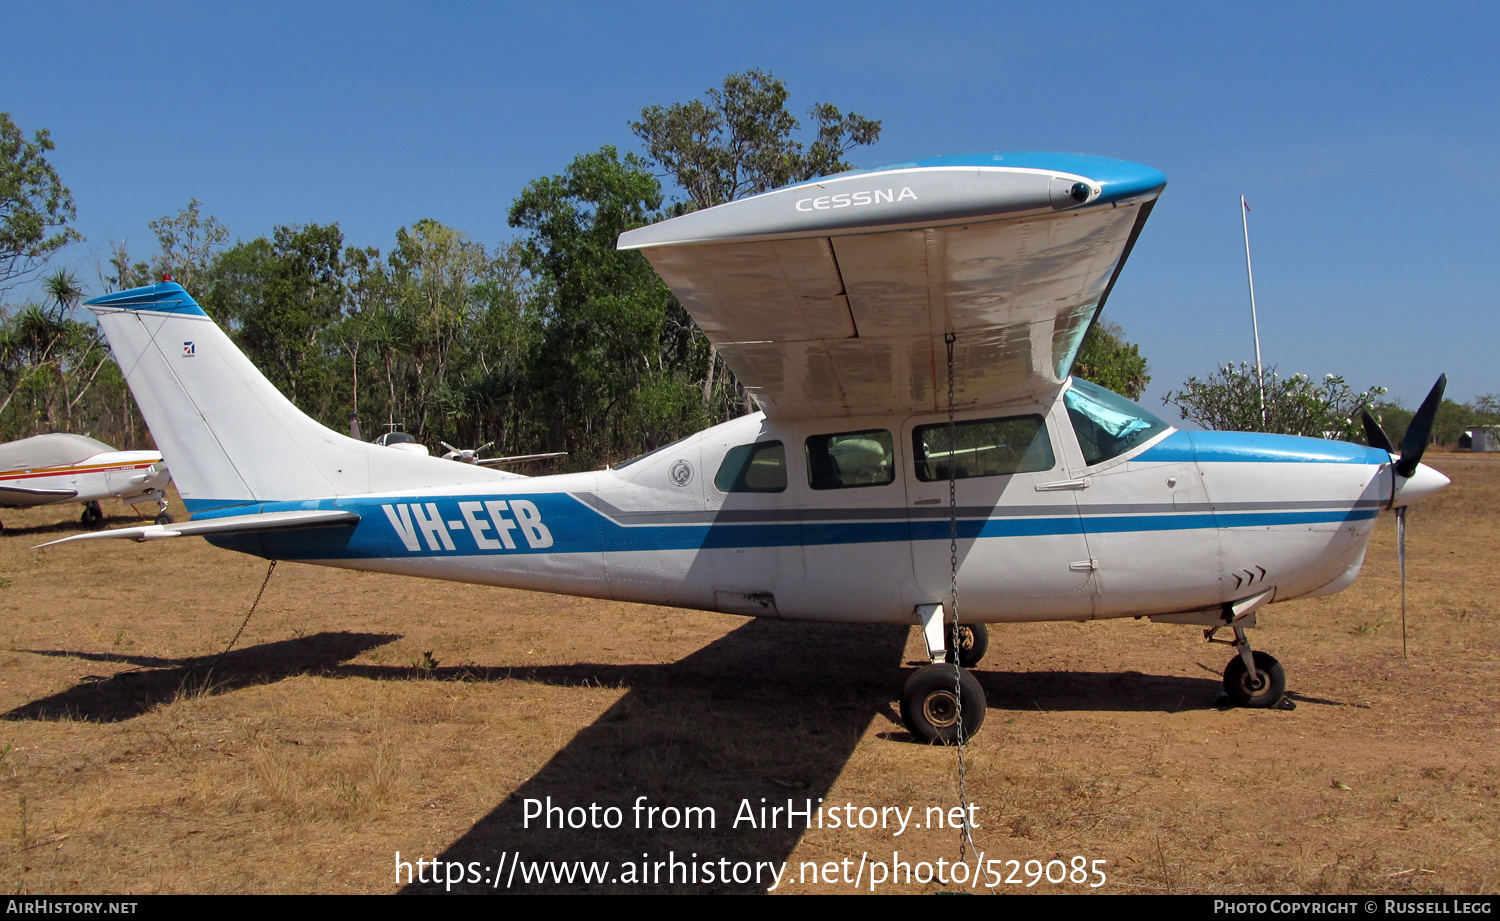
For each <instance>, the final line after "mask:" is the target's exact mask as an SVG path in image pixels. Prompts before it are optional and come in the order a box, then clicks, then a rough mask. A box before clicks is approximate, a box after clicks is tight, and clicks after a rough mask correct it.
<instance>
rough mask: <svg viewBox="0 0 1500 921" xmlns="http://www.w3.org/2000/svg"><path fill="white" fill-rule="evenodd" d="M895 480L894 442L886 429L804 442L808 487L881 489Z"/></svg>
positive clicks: (820, 436)
mask: <svg viewBox="0 0 1500 921" xmlns="http://www.w3.org/2000/svg"><path fill="white" fill-rule="evenodd" d="M895 478H896V449H895V442H894V441H892V439H891V433H890V432H888V431H886V430H885V429H871V430H868V431H864V432H842V433H839V434H836V435H814V436H812V437H811V438H809V439H807V485H809V486H811V487H812V488H813V489H846V488H848V487H851V486H884V485H886V484H887V483H890V482H892V481H893V480H895Z"/></svg>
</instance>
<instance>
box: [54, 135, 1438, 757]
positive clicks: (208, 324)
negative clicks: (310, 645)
mask: <svg viewBox="0 0 1500 921" xmlns="http://www.w3.org/2000/svg"><path fill="white" fill-rule="evenodd" d="M1165 183H1166V179H1165V177H1164V176H1163V175H1162V174H1161V173H1159V172H1157V171H1156V170H1153V169H1149V168H1146V167H1143V166H1138V165H1135V164H1131V163H1124V162H1120V161H1117V160H1108V159H1102V158H1097V157H1087V156H1078V155H1069V154H996V155H986V156H979V157H943V158H937V159H932V160H924V161H918V162H914V163H906V164H900V165H896V166H891V167H885V168H882V169H877V170H871V171H866V172H852V173H842V174H839V175H835V176H830V177H826V178H822V179H816V180H813V181H811V182H805V183H800V184H797V185H793V186H790V187H787V188H782V189H778V190H775V191H772V192H767V193H765V194H762V195H758V196H755V197H753V198H747V199H742V200H740V201H735V202H732V203H729V204H725V205H721V206H719V207H716V208H710V209H706V210H703V211H698V212H695V213H692V214H688V215H684V216H681V217H678V218H675V219H673V220H668V221H663V222H661V223H658V224H654V225H650V226H647V227H642V228H639V229H636V230H631V231H629V232H627V233H624V234H623V235H621V237H620V240H619V246H620V248H621V249H628V250H638V251H640V252H641V253H643V254H644V255H645V257H646V258H647V259H648V260H650V262H651V264H652V265H653V266H655V268H656V269H657V271H658V272H659V273H660V274H661V276H662V277H663V278H664V279H665V280H666V282H667V283H668V284H669V285H670V286H671V288H672V290H673V291H674V292H675V294H676V295H677V297H678V298H679V299H680V300H681V302H682V303H683V305H684V306H685V307H686V308H687V310H688V311H689V312H690V313H691V314H692V316H693V317H694V319H695V320H696V321H697V322H698V325H699V326H700V327H701V328H702V330H703V331H704V333H705V334H707V335H708V337H709V338H710V339H711V340H712V342H713V343H714V345H715V347H716V348H717V349H718V351H719V354H721V355H723V356H724V360H725V361H726V362H728V364H729V365H730V367H731V368H733V369H734V371H735V373H736V375H738V377H739V380H740V381H741V382H743V383H744V384H745V386H746V387H747V388H748V389H749V390H750V391H751V392H752V393H753V394H754V396H755V399H756V401H757V402H758V403H759V405H760V408H761V410H762V411H761V412H756V413H754V414H751V415H747V416H744V417H742V418H739V419H735V420H733V421H730V422H726V423H724V424H722V425H718V426H715V427H714V428H711V429H708V430H706V431H703V432H700V433H698V434H696V435H693V436H691V437H689V438H685V439H683V440H681V441H679V442H676V443H674V444H670V445H667V446H665V447H662V448H659V449H657V450H656V451H653V452H651V453H649V454H646V455H643V456H641V457H638V458H635V459H633V460H630V461H627V462H625V463H622V464H619V465H618V466H615V467H612V468H608V469H604V470H598V471H593V472H586V473H568V474H559V475H555V476H545V477H534V478H527V477H522V476H518V475H516V474H512V473H507V472H503V471H498V470H490V469H485V468H483V467H479V466H475V465H470V464H456V463H453V462H452V461H444V460H440V459H438V458H432V457H423V456H417V455H415V454H411V453H406V452H401V451H392V450H390V449H388V448H382V447H378V446H374V445H369V444H365V443H363V442H359V441H356V440H354V439H351V438H347V437H345V436H343V435H341V434H339V433H336V432H333V431H331V430H329V429H327V428H324V427H323V426H321V425H319V424H318V423H316V422H314V421H313V420H312V419H310V418H309V417H307V416H306V415H304V414H303V413H302V412H301V411H299V410H298V409H297V408H296V407H295V406H293V405H292V404H291V403H290V402H289V401H288V400H287V399H286V398H284V397H283V396H282V395H281V394H280V393H279V392H277V391H276V389H275V388H274V387H273V386H272V385H271V384H270V383H269V382H268V381H267V380H266V378H265V377H263V376H262V375H261V374H260V372H259V371H257V370H256V369H255V367H254V366H253V365H252V364H251V363H250V362H249V361H248V360H247V359H246V358H245V356H244V355H243V354H241V353H240V352H239V350H238V349H236V348H235V347H234V345H233V344H232V343H231V342H230V340H229V338H228V337H227V336H226V335H225V334H224V333H223V331H222V330H220V328H219V327H218V326H216V325H215V324H214V323H213V321H212V320H210V319H209V318H208V317H207V316H206V315H205V314H204V312H203V310H202V309H201V308H200V307H199V306H198V304H197V303H195V302H194V300H193V299H192V297H191V296H189V295H188V293H187V292H185V291H184V290H183V289H182V288H181V287H179V286H178V285H175V284H169V283H168V284H159V285H154V286H151V287H145V288H137V289H134V290H130V291H124V292H119V293H116V294H110V295H106V296H104V297H99V298H95V299H94V300H92V301H89V302H88V306H90V307H91V308H92V309H93V310H94V312H95V313H96V314H97V315H98V317H99V322H100V324H101V325H102V326H103V328H104V331H105V333H106V334H107V335H108V337H109V341H110V344H111V346H112V347H113V348H114V351H115V354H116V356H117V357H118V358H119V361H120V366H121V367H122V368H124V369H125V373H126V377H127V380H128V382H129V384H130V387H131V389H132V390H133V392H134V393H135V396H136V399H137V401H138V402H139V403H140V406H141V410H142V412H143V413H144V414H145V418H146V420H147V422H148V423H149V424H150V426H151V430H152V432H153V433H154V434H155V435H156V438H157V441H158V443H159V444H160V445H161V447H162V450H163V453H164V454H165V455H166V457H167V459H168V461H169V462H170V463H171V465H172V470H173V473H174V474H175V476H176V479H177V485H178V488H179V489H180V490H181V493H182V497H183V499H184V501H185V502H186V503H187V506H188V509H189V510H190V511H191V512H192V513H193V520H192V521H190V522H186V523H182V524H175V525H168V526H147V527H137V528H125V529H121V530H116V531H109V532H102V533H98V534H92V535H81V536H79V537H74V538H69V539H70V540H78V539H82V538H97V537H123V538H132V539H136V540H153V539H158V538H170V537H178V536H182V535H201V536H203V537H206V538H207V539H208V540H209V541H210V542H212V543H214V544H215V545H217V546H220V547H225V548H229V549H234V550H239V551H242V552H245V553H251V554H255V555H258V556H261V557H265V558H269V559H273V560H298V561H302V562H307V563H316V564H321V565H328V566H342V567H348V568H353V569H364V570H374V571H380V572H394V573H403V574H408V575H414V576H426V577H430V578H440V579H452V580H459V581H466V582H475V583H482V584H488V585H501V586H512V587H517V588H523V589H532V590H539V591H549V592H560V593H567V594H575V595H585V596H592V597H598V598H612V599H619V600H623V601H633V602H646V603H652V604H661V605H672V606H676V607H685V608H699V609H704V610H713V611H724V612H729V613H734V614H743V615H751V616H760V617H779V618H788V619H803V620H822V621H843V622H857V623H916V624H919V625H920V626H921V628H922V635H923V638H924V640H925V642H926V646H927V652H928V655H929V657H930V659H931V663H932V664H930V665H927V666H924V667H922V668H920V669H918V670H916V671H915V672H914V673H913V674H912V675H911V676H910V679H909V680H908V681H907V683H906V686H905V689H904V690H903V692H902V701H901V713H902V717H903V719H904V720H905V722H906V725H907V726H908V728H910V729H911V731H912V732H913V733H915V734H916V735H918V736H920V737H923V738H926V739H929V740H932V739H937V740H945V741H948V740H953V739H955V738H961V737H963V736H967V735H969V734H972V733H973V732H974V731H976V730H978V728H979V726H980V724H981V722H982V721H983V718H984V707H985V700H984V692H983V690H982V688H981V687H980V685H979V683H978V682H977V681H976V680H975V679H974V677H973V676H972V675H971V674H970V673H969V671H968V670H967V669H968V668H971V667H972V666H973V665H974V664H975V663H976V662H977V660H978V657H979V656H980V655H982V653H983V650H984V646H985V643H986V639H985V637H986V630H985V624H988V623H1008V622H1017V621H1045V620H1089V619H1093V618H1106V617H1133V616H1150V617H1152V618H1154V619H1157V620H1163V621H1169V622H1175V623H1186V624H1198V625H1202V626H1206V627H1209V628H1211V629H1210V632H1209V638H1210V639H1213V632H1214V631H1217V630H1219V629H1226V628H1227V629H1228V630H1229V631H1230V632H1231V633H1232V635H1233V637H1234V639H1233V641H1227V640H1219V642H1226V643H1232V645H1234V646H1235V647H1236V650H1237V653H1238V654H1237V655H1235V656H1234V657H1233V658H1232V659H1231V660H1230V662H1229V665H1228V667H1227V668H1226V669H1225V675H1224V683H1225V687H1226V690H1227V691H1228V693H1229V694H1230V695H1231V696H1232V697H1233V698H1234V699H1235V700H1236V701H1238V702H1239V703H1241V704H1245V705H1250V706H1271V705H1273V704H1275V703H1276V702H1277V701H1278V699H1279V698H1280V697H1281V696H1282V694H1283V691H1284V687H1285V676H1284V673H1283V670H1282V668H1281V666H1280V665H1279V664H1278V663H1277V662H1276V660H1275V659H1273V658H1271V657H1270V656H1268V655H1266V654H1265V653H1263V652H1253V653H1252V651H1251V649H1250V645H1249V643H1248V642H1247V640H1246V636H1245V628H1246V627H1249V626H1253V625H1254V623H1255V616H1256V614H1257V612H1258V611H1259V609H1260V608H1261V607H1263V606H1264V605H1265V604H1267V603H1271V602H1278V601H1286V600H1289V599H1292V598H1305V597H1309V596H1314V595H1320V594H1329V593H1332V592H1337V591H1339V590H1340V589H1342V588H1344V587H1346V586H1347V585H1349V584H1350V583H1351V582H1352V581H1353V580H1354V578H1355V576H1356V574H1357V573H1358V572H1359V568H1360V564H1361V563H1362V561H1363V559H1364V554H1365V547H1366V544H1367V543H1368V541H1369V538H1370V534H1371V531H1372V529H1373V528H1374V524H1375V517H1376V515H1377V513H1378V512H1379V510H1380V509H1381V508H1386V507H1399V506H1404V505H1405V504H1407V503H1409V502H1411V501H1414V500H1415V499H1418V498H1420V497H1422V496H1424V495H1426V494H1428V493H1431V492H1433V491H1434V490H1436V489H1439V488H1441V487H1442V486H1444V485H1446V483H1447V480H1446V479H1445V478H1444V477H1443V476H1442V475H1441V474H1438V473H1436V472H1434V471H1432V470H1431V469H1430V468H1427V467H1424V466H1421V465H1419V464H1418V463H1417V461H1418V460H1419V458H1420V453H1421V444H1422V442H1424V441H1425V438H1426V436H1425V433H1424V432H1420V431H1419V430H1421V429H1422V426H1423V424H1424V423H1423V422H1422V421H1421V415H1422V413H1419V414H1418V417H1419V418H1418V420H1417V421H1416V422H1414V423H1413V426H1412V430H1413V432H1412V433H1411V434H1409V435H1408V441H1407V444H1406V446H1405V448H1406V450H1404V451H1403V452H1402V455H1403V456H1402V457H1401V459H1400V460H1399V461H1394V460H1393V453H1394V452H1393V449H1392V447H1391V445H1390V444H1389V443H1388V442H1384V436H1383V435H1380V436H1379V438H1378V439H1376V440H1377V441H1380V442H1384V443H1383V446H1382V447H1366V446H1364V445H1357V444H1348V443H1343V442H1335V441H1321V440H1316V439H1308V438H1293V437H1285V436H1275V435H1256V434H1245V433H1233V432H1187V431H1178V430H1176V429H1174V428H1173V427H1172V426H1170V425H1168V424H1166V423H1165V422H1163V421H1161V420H1160V419H1157V418H1156V417H1154V416H1153V415H1151V414H1150V413H1149V412H1147V411H1145V410H1144V409H1142V408H1141V407H1139V406H1136V405H1135V404H1133V403H1131V402H1129V401H1127V400H1126V399H1124V398H1123V397H1120V396H1117V395H1115V394H1113V393H1110V392H1108V391H1106V390H1104V389H1102V388H1100V387H1097V386H1094V385H1092V384H1089V383H1085V382H1083V381H1081V380H1078V379H1076V378H1072V377H1070V376H1069V371H1070V369H1071V367H1072V365H1073V360H1074V357H1075V356H1076V354H1077V351H1078V347H1079V344H1080V342H1081V341H1082V339H1083V336H1084V333H1085V332H1086V331H1087V329H1088V328H1089V325H1090V324H1091V323H1093V322H1094V320H1095V318H1096V317H1097V316H1098V314H1099V311H1100V308H1101V307H1102V306H1103V305H1104V302H1105V300H1106V299H1107V298H1108V296H1109V293H1110V291H1111V289H1112V288H1113V287H1114V285H1115V282H1116V280H1117V279H1118V278H1119V275H1120V270H1121V268H1122V267H1123V266H1124V264H1125V261H1126V258H1127V257H1128V256H1129V254H1130V251H1131V248H1132V247H1133V246H1134V245H1135V242H1136V239H1137V237H1138V235H1139V234H1140V231H1141V228H1142V226H1143V225H1144V223H1145V221H1146V218H1147V217H1148V216H1149V214H1150V213H1151V209H1152V207H1153V205H1154V204H1155V202H1156V200H1157V197H1158V196H1159V195H1160V194H1161V191H1162V189H1163V187H1164V186H1165ZM1434 411H1435V404H1434V406H1433V409H1432V411H1429V410H1428V409H1427V408H1426V407H1424V409H1423V411H1422V412H1425V413H1427V417H1428V418H1427V420H1426V423H1425V424H1426V425H1427V427H1428V428H1430V423H1431V418H1430V417H1431V415H1432V412H1434ZM1375 430H1376V431H1378V427H1376V429H1375ZM1412 439H1416V441H1415V443H1413V440H1412ZM956 599H961V601H962V605H961V607H960V608H959V609H958V611H957V618H956V619H957V621H959V622H960V623H961V624H962V629H960V628H959V627H958V626H957V625H956V624H953V623H952V622H953V621H954V620H955V616H954V613H953V612H954V602H955V600H956ZM945 624H947V625H949V626H947V627H945Z"/></svg>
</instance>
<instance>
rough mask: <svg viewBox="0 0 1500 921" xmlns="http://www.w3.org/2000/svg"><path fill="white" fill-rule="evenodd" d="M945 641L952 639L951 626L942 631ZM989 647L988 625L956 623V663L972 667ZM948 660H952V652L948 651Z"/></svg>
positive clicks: (950, 661)
mask: <svg viewBox="0 0 1500 921" xmlns="http://www.w3.org/2000/svg"><path fill="white" fill-rule="evenodd" d="M943 636H944V638H945V640H946V641H948V642H952V641H953V628H952V627H949V628H947V629H946V630H945V631H944V632H943ZM989 648H990V631H989V627H987V626H986V625H984V624H959V625H958V664H959V665H961V666H963V667H964V668H973V667H974V666H976V665H978V664H979V660H980V659H983V658H984V654H985V651H986V650H988V649H989ZM948 662H949V663H950V664H951V663H952V662H953V653H952V652H951V651H950V652H949V653H948Z"/></svg>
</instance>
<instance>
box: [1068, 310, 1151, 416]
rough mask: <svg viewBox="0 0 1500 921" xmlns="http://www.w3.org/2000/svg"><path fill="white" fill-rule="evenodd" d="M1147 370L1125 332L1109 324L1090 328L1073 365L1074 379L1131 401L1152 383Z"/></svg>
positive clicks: (1138, 348) (1139, 352)
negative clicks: (1127, 339) (1081, 379)
mask: <svg viewBox="0 0 1500 921" xmlns="http://www.w3.org/2000/svg"><path fill="white" fill-rule="evenodd" d="M1146 370H1147V366H1146V359H1145V358H1143V357H1141V348H1140V346H1138V345H1136V344H1135V343H1133V342H1126V341H1125V330H1124V329H1122V328H1121V327H1120V326H1119V324H1117V323H1111V322H1109V321H1108V320H1100V321H1098V322H1096V323H1095V324H1094V325H1093V326H1092V327H1090V328H1089V331H1088V334H1087V335H1085V336H1084V337H1083V345H1082V346H1080V347H1079V349H1078V358H1077V360H1075V361H1074V362H1073V374H1074V375H1076V376H1078V377H1081V378H1083V379H1084V380H1086V381H1092V382H1093V383H1095V384H1098V385H1099V386H1100V387H1103V388H1104V389H1106V390H1113V391H1114V392H1115V393H1118V394H1120V395H1121V396H1125V397H1129V398H1130V399H1132V400H1139V399H1140V398H1141V393H1142V392H1144V391H1145V389H1146V385H1147V384H1149V383H1151V375H1150V374H1147V373H1146Z"/></svg>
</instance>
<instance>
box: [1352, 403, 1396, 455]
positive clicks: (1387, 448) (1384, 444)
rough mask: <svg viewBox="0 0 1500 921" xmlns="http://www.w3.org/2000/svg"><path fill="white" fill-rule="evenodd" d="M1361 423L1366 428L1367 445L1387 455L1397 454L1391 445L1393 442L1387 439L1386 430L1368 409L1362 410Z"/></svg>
mask: <svg viewBox="0 0 1500 921" xmlns="http://www.w3.org/2000/svg"><path fill="white" fill-rule="evenodd" d="M1359 421H1360V422H1362V423H1364V426H1365V444H1367V445H1369V446H1370V447H1372V448H1379V449H1381V450H1382V451H1384V452H1385V453H1387V454H1395V453H1396V449H1395V447H1394V446H1392V445H1391V440H1390V439H1389V438H1387V437H1386V435H1385V429H1383V428H1381V427H1380V423H1379V422H1376V421H1375V417H1374V416H1372V415H1370V411H1369V410H1368V409H1365V410H1360V416H1359Z"/></svg>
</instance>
